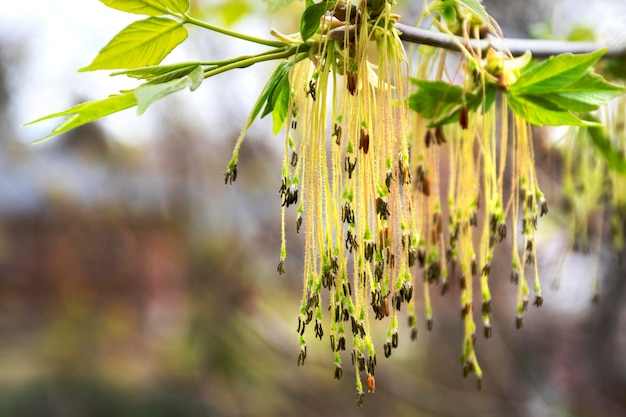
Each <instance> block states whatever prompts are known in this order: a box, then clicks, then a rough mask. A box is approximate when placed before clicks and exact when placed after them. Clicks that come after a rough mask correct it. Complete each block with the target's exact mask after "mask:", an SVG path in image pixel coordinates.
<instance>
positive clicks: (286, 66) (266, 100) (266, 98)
mask: <svg viewBox="0 0 626 417" xmlns="http://www.w3.org/2000/svg"><path fill="white" fill-rule="evenodd" d="M292 65H293V61H283V62H281V63H280V64H278V66H277V67H276V69H275V70H274V72H273V73H272V75H271V76H270V79H269V81H268V82H267V84H265V87H264V88H263V91H262V92H261V95H260V96H259V98H258V99H257V101H256V103H255V105H254V108H253V109H252V112H251V113H250V116H249V117H248V121H247V122H246V126H245V127H244V129H247V128H249V127H250V125H251V124H252V122H254V120H255V119H256V118H257V116H258V115H259V113H260V112H261V109H263V106H265V108H264V110H263V115H262V116H261V117H262V118H263V117H265V116H266V115H267V114H268V113H271V112H272V110H274V103H275V102H274V103H271V100H270V96H272V95H273V94H274V91H275V90H276V87H277V86H278V85H279V84H280V83H281V82H282V81H283V80H284V78H285V77H286V78H287V79H289V70H290V69H291V66H292Z"/></svg>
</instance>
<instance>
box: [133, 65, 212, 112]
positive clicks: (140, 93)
mask: <svg viewBox="0 0 626 417" xmlns="http://www.w3.org/2000/svg"><path fill="white" fill-rule="evenodd" d="M203 78H204V71H203V70H202V67H201V66H199V65H198V66H196V67H195V69H194V70H193V71H191V72H190V73H189V74H187V75H185V76H183V77H180V78H174V79H172V80H170V81H166V82H161V83H158V84H150V83H147V84H144V85H142V86H141V87H139V88H137V89H136V90H135V97H136V98H137V114H143V112H145V111H146V109H147V108H148V107H149V106H150V105H151V104H152V103H154V102H155V101H157V100H160V99H162V98H163V97H165V96H168V95H170V94H172V93H175V92H176V91H179V90H182V89H183V88H187V87H189V89H190V90H191V91H193V90H195V89H196V88H198V87H199V86H200V84H201V83H202V80H203Z"/></svg>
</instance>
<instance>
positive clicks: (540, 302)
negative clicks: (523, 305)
mask: <svg viewBox="0 0 626 417" xmlns="http://www.w3.org/2000/svg"><path fill="white" fill-rule="evenodd" d="M533 305H534V306H535V307H541V306H542V305H543V297H542V296H541V294H537V295H536V296H535V302H533Z"/></svg>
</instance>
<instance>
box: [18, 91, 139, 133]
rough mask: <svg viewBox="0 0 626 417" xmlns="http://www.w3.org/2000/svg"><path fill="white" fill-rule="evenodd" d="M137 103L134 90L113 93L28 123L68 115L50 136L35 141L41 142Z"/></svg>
mask: <svg viewBox="0 0 626 417" xmlns="http://www.w3.org/2000/svg"><path fill="white" fill-rule="evenodd" d="M135 105H137V99H136V98H135V95H134V94H133V92H132V91H130V92H126V93H122V94H116V95H112V96H109V97H107V98H105V99H102V100H95V101H88V102H85V103H81V104H77V105H76V106H73V107H70V108H69V109H67V110H64V111H62V112H58V113H53V114H50V115H48V116H44V117H42V118H40V119H37V120H34V121H32V122H29V123H27V125H30V124H33V123H38V122H41V121H44V120H48V119H53V118H56V117H61V116H67V117H66V118H65V120H64V121H63V122H62V123H61V124H59V125H58V126H57V127H55V128H54V129H53V130H52V132H51V133H50V134H49V135H48V136H46V137H44V138H42V139H39V140H37V141H36V142H35V143H40V142H43V141H45V140H47V139H49V138H51V137H53V136H56V135H59V134H61V133H64V132H67V131H68V130H71V129H74V128H77V127H79V126H82V125H84V124H87V123H90V122H92V121H94V120H96V119H100V118H102V117H104V116H108V115H110V114H113V113H117V112H119V111H122V110H125V109H128V108H130V107H133V106H135Z"/></svg>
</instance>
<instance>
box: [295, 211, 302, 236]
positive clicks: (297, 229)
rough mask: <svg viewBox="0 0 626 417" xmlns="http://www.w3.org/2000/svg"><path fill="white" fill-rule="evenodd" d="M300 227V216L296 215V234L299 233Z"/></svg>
mask: <svg viewBox="0 0 626 417" xmlns="http://www.w3.org/2000/svg"><path fill="white" fill-rule="evenodd" d="M300 227H302V214H300V213H298V216H297V217H296V233H298V234H299V233H300Z"/></svg>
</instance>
